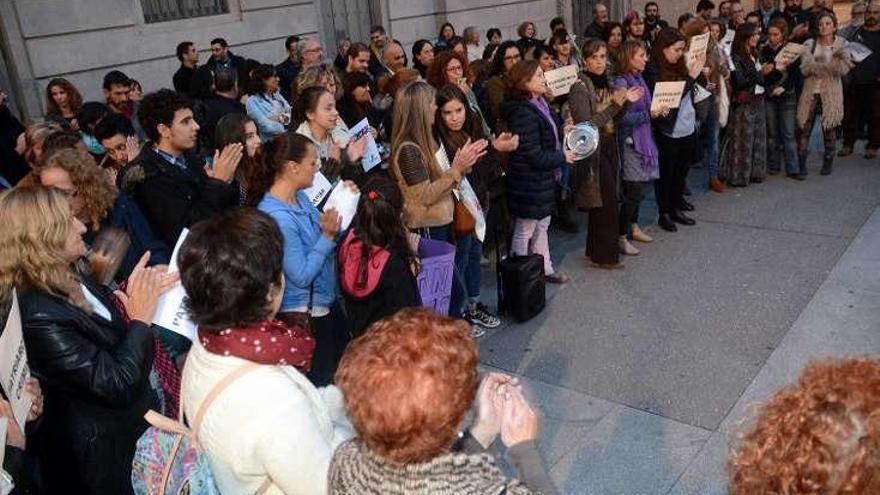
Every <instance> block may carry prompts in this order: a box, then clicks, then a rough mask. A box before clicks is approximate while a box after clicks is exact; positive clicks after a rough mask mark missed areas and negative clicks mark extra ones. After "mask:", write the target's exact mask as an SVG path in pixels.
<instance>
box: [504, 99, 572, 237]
mask: <svg viewBox="0 0 880 495" xmlns="http://www.w3.org/2000/svg"><path fill="white" fill-rule="evenodd" d="M501 114H502V116H503V118H504V120H505V121H506V122H507V127H508V130H509V131H510V132H512V133H513V134H517V135H518V136H519V148H517V149H516V151H514V152H513V153H511V154H510V160H509V162H508V166H507V205H508V208H509V209H510V214H511V215H512V216H513V217H515V218H531V219H538V220H540V219H542V218H544V217H547V216H549V215H550V214H552V213H553V210H554V208H555V206H556V189H557V187H558V185H557V183H556V170H557V169H559V168H560V167H563V166H566V163H565V154H563V153H562V150H561V149H559V150H557V149H556V143H557V141H558V140H559V136H558V135H556V134H555V133H554V132H553V127H552V126H551V125H550V122H548V121H547V119H546V118H545V117H544V115H543V114H541V112H540V111H538V109H537V108H535V107H534V106H532V104H531V103H529V102H528V101H527V100H510V101H507V102H505V103H504V104H503V105H502V107H501ZM556 125H557V128H558V129H559V130H562V127H563V126H562V121H560V120H559V119H558V118H557V122H556Z"/></svg>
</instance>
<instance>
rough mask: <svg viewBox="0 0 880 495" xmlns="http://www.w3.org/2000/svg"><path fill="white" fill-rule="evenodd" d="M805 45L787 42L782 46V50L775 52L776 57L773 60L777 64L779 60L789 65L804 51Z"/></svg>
mask: <svg viewBox="0 0 880 495" xmlns="http://www.w3.org/2000/svg"><path fill="white" fill-rule="evenodd" d="M806 49H807V47H805V46H804V45H801V44H800V43H788V44H786V45H785V46H783V47H782V50H780V51H779V53H778V54H776V59H775V60H774V62H776V63H777V64H778V63H780V62H785V63H786V64H787V65H791V64H792V63H794V61H795V60H797V59H799V58H800V56H801V55H803V53H804V51H806Z"/></svg>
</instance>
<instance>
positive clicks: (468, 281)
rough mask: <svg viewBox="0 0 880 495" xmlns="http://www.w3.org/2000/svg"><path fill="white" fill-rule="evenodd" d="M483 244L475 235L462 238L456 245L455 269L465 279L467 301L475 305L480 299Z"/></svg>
mask: <svg viewBox="0 0 880 495" xmlns="http://www.w3.org/2000/svg"><path fill="white" fill-rule="evenodd" d="M482 257H483V243H482V242H480V241H478V240H477V237H476V236H475V235H474V234H468V235H466V236H463V237H460V238H459V239H458V242H457V243H456V245H455V268H456V270H457V271H458V273H460V274H462V276H463V278H464V287H465V291H466V293H467V294H466V295H467V300H468V302H470V303H475V302H477V300H478V299H479V298H480V275H481V273H480V259H481V258H482Z"/></svg>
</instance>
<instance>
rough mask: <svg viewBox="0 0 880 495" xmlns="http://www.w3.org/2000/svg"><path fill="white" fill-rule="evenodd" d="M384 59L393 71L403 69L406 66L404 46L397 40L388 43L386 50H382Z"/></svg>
mask: <svg viewBox="0 0 880 495" xmlns="http://www.w3.org/2000/svg"><path fill="white" fill-rule="evenodd" d="M382 61H383V62H385V65H386V66H387V67H388V68H389V69H391V70H393V71H398V70H400V69H403V68H404V67H406V57H405V56H404V53H403V47H402V46H400V44H399V43H397V42H391V43H388V44H386V45H385V50H383V52H382Z"/></svg>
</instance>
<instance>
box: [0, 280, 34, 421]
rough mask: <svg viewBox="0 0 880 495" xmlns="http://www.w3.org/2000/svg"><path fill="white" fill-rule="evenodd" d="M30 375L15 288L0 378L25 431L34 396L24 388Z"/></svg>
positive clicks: (1, 338)
mask: <svg viewBox="0 0 880 495" xmlns="http://www.w3.org/2000/svg"><path fill="white" fill-rule="evenodd" d="M30 376H31V373H30V368H28V361H27V351H26V350H25V347H24V334H22V328H21V313H20V312H19V309H18V297H17V296H16V293H15V290H14V289H13V291H12V307H11V308H10V309H9V317H8V318H6V326H5V327H4V328H3V334H0V381H2V385H3V392H4V393H5V394H6V397H8V398H9V405H10V406H12V415H13V416H15V421H16V422H18V426H19V427H20V428H21V431H24V425H25V422H26V421H27V417H28V411H30V408H31V403H33V401H34V398H33V396H32V395H31V394H30V393H29V392H28V391H27V390H25V384H26V383H27V380H28V378H30Z"/></svg>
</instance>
